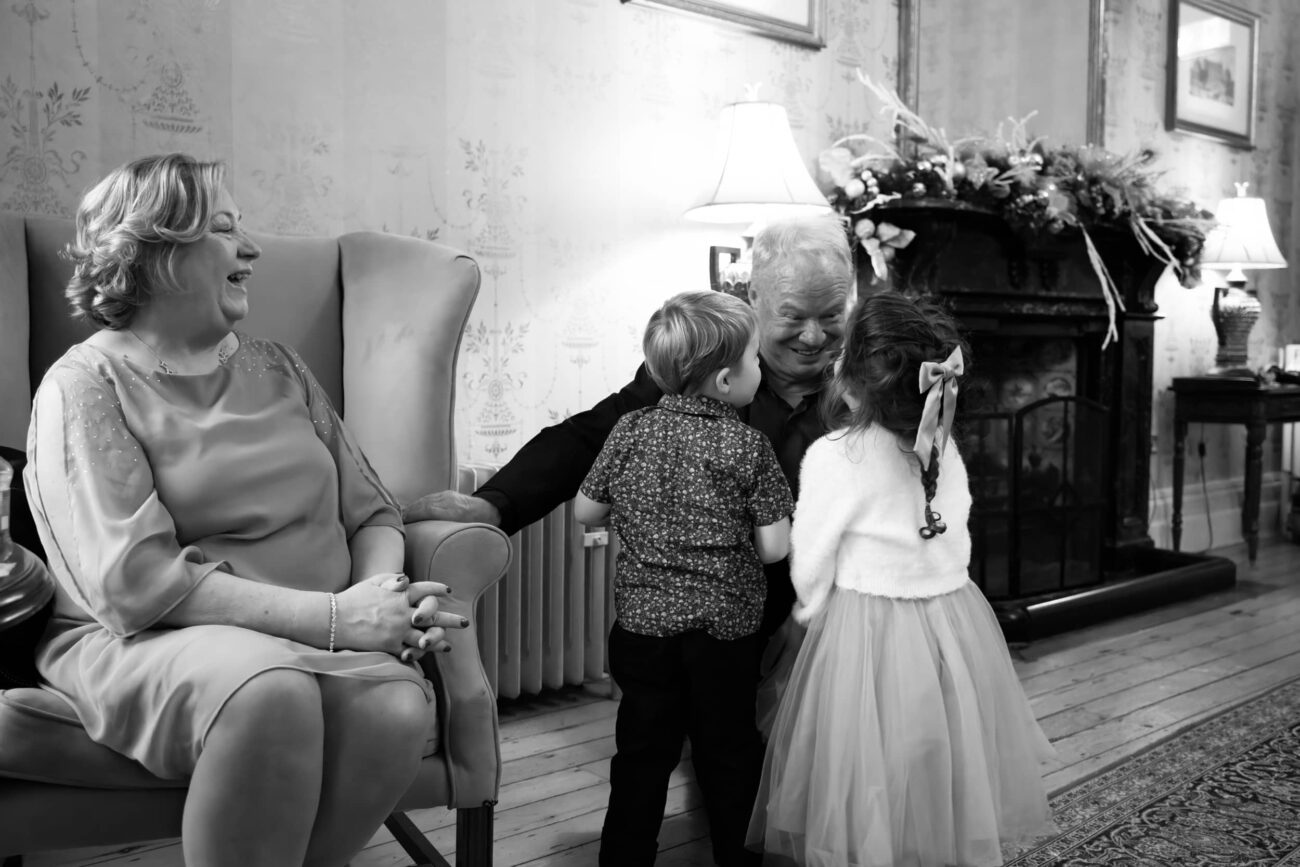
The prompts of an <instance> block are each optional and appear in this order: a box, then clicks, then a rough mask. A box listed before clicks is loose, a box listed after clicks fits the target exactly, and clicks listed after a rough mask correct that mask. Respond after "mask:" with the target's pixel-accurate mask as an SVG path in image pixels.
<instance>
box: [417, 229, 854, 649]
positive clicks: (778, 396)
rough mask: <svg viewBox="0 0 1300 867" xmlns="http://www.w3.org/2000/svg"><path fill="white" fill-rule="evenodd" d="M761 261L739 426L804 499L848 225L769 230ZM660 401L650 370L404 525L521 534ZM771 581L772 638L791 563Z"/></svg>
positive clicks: (773, 571)
mask: <svg viewBox="0 0 1300 867" xmlns="http://www.w3.org/2000/svg"><path fill="white" fill-rule="evenodd" d="M753 260H754V261H753V271H752V276H751V280H750V289H749V300H750V303H751V304H753V305H754V308H755V309H756V310H757V311H758V323H759V332H760V340H759V357H760V360H761V362H762V369H763V380H762V383H761V384H760V385H759V388H758V392H757V394H755V395H754V402H753V403H751V404H750V405H749V406H748V407H745V408H743V409H741V410H740V417H741V419H743V420H744V421H745V422H747V423H748V424H749V425H750V426H752V427H754V428H756V429H757V430H760V431H762V432H763V433H764V434H766V435H767V438H768V439H769V440H771V442H772V448H773V449H774V450H775V451H776V456H777V459H778V460H779V461H780V464H781V469H782V470H783V471H784V472H785V476H786V478H787V479H788V480H789V482H790V489H791V490H792V491H794V493H795V495H796V496H798V493H799V462H800V461H801V460H802V459H803V453H804V450H805V449H807V448H808V446H809V444H810V443H812V441H813V440H815V439H816V438H817V437H819V436H821V435H822V433H823V429H822V423H821V419H820V417H819V415H818V412H817V397H818V395H819V393H820V392H821V388H822V381H823V379H824V376H825V373H826V368H827V366H828V365H829V364H830V362H831V360H832V358H833V357H834V355H835V353H836V351H837V350H838V348H839V343H840V337H841V335H842V334H843V329H844V313H845V310H844V307H845V303H846V302H847V300H848V298H849V295H850V292H851V290H852V287H853V261H852V256H851V254H850V251H849V245H848V238H847V235H846V233H845V231H844V227H843V224H842V223H841V222H840V221H839V219H838V218H836V217H835V216H833V215H830V214H827V215H825V216H818V217H804V218H799V219H791V220H782V221H777V222H773V223H769V224H768V225H767V226H766V227H764V228H763V229H762V230H760V231H759V233H758V234H757V236H756V237H755V238H754V255H753ZM662 394H663V393H662V392H661V391H660V390H659V388H658V386H656V385H655V384H654V381H653V380H652V379H651V378H650V375H649V374H648V373H647V372H646V368H645V365H644V364H643V365H641V367H640V368H639V369H638V370H637V372H636V378H635V379H633V380H632V382H630V383H629V384H628V385H626V386H624V387H623V388H622V389H621V390H620V391H618V392H617V393H616V394H612V395H610V396H609V397H607V398H605V399H604V400H602V401H600V403H598V404H596V405H595V406H593V407H592V408H591V409H588V410H586V411H584V412H580V413H577V414H576V415H573V416H571V417H569V418H567V419H565V420H564V421H562V422H560V423H559V424H557V425H552V426H551V427H548V428H545V429H543V430H542V431H541V432H540V433H538V434H537V435H536V436H534V437H533V438H532V439H531V440H529V441H528V442H527V443H526V444H525V445H524V447H523V448H522V449H520V450H519V453H518V454H516V455H515V457H514V458H513V459H511V461H510V462H509V463H507V464H506V465H505V466H504V467H502V468H501V469H500V470H498V471H497V473H496V475H494V476H493V477H492V478H491V479H490V480H489V481H488V483H487V484H485V485H484V486H483V487H481V488H479V489H478V490H477V491H475V492H474V494H473V495H472V496H469V495H465V494H460V493H457V492H455V491H438V492H436V493H432V494H428V495H426V496H424V497H421V498H420V499H419V500H416V501H415V502H414V503H412V504H411V505H409V506H407V507H406V509H405V513H404V515H405V518H406V520H407V521H418V520H423V519H427V518H439V519H443V520H453V521H481V522H484V523H488V524H494V525H496V526H498V527H500V528H501V529H503V530H505V531H506V532H507V533H513V532H515V531H516V530H518V529H520V528H521V527H524V526H527V525H528V524H530V523H532V522H533V521H536V520H538V519H539V518H541V517H543V516H545V515H546V514H547V513H548V512H550V511H551V510H552V509H554V508H555V507H556V506H557V505H559V504H560V503H563V502H564V501H566V500H568V499H570V498H572V497H573V495H574V494H575V493H577V491H578V486H579V485H580V484H582V480H583V478H585V477H586V475H587V471H588V470H589V469H590V468H591V465H592V463H593V462H595V460H596V455H598V454H599V453H600V448H601V446H602V445H603V444H604V442H605V437H606V435H607V434H608V433H609V431H610V429H611V428H613V426H614V422H616V421H617V420H618V418H619V416H621V415H623V413H625V412H628V411H629V410H633V409H640V408H641V407H646V406H652V405H654V404H656V403H658V401H659V398H660V397H661V396H662ZM767 577H768V598H767V606H766V610H765V614H764V619H763V627H762V631H763V633H764V635H771V634H772V633H773V632H774V631H775V630H776V629H777V627H778V626H780V625H781V623H782V622H783V621H784V620H785V618H786V616H787V615H788V614H789V612H790V607H791V605H792V604H793V602H794V590H793V588H792V587H791V585H790V576H789V565H788V563H787V562H785V561H782V562H781V563H778V564H775V565H774V566H773V567H769V568H768V574H767Z"/></svg>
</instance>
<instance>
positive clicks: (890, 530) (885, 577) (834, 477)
mask: <svg viewBox="0 0 1300 867" xmlns="http://www.w3.org/2000/svg"><path fill="white" fill-rule="evenodd" d="M909 446H910V444H907V445H904V444H903V443H902V442H900V441H899V439H898V437H896V436H895V435H894V434H892V433H890V432H888V431H886V430H883V429H881V428H879V427H871V428H868V429H867V430H865V431H856V432H853V433H846V432H845V431H842V430H840V431H834V432H832V433H830V434H827V435H826V436H824V437H822V438H821V439H819V440H817V441H816V442H814V443H813V444H812V445H811V446H809V448H808V451H807V453H806V454H805V455H804V458H803V464H802V465H801V467H800V470H799V502H798V503H797V504H796V505H795V510H794V521H793V526H792V528H791V531H790V558H791V559H790V575H791V578H792V580H793V581H794V589H795V592H796V593H798V595H799V602H798V604H797V605H796V606H795V610H794V616H795V619H796V620H798V621H799V622H800V623H807V622H808V621H809V620H811V619H812V618H813V616H814V615H816V614H817V613H818V612H819V611H820V610H821V609H822V608H823V607H824V606H825V604H826V599H827V597H828V596H829V595H830V590H831V586H832V585H838V586H840V587H844V588H847V589H850V590H856V591H858V592H860V593H870V594H873V595H877V596H889V597H892V598H896V599H919V598H924V597H929V596H939V595H941V594H943V593H948V592H951V591H953V590H956V589H957V588H958V587H960V586H962V584H963V583H965V582H966V581H968V580H969V578H968V572H967V568H968V566H969V565H970V533H969V532H968V530H967V527H966V522H967V519H968V518H969V517H970V506H971V496H970V486H969V484H968V482H967V478H966V465H965V464H964V463H963V462H962V459H961V455H960V454H959V453H958V452H957V446H956V445H955V444H954V443H953V441H952V440H951V439H949V440H948V445H947V447H946V448H945V450H944V453H943V455H942V457H941V459H940V460H941V463H940V465H939V482H938V487H937V490H936V492H935V497H934V500H933V502H932V504H931V508H933V509H934V510H935V511H936V512H938V513H939V514H940V515H942V520H943V522H944V523H945V524H947V525H948V530H947V532H945V533H943V534H941V535H939V536H935V537H934V538H933V539H928V540H927V539H922V538H921V534H920V533H919V532H918V531H919V530H920V528H921V527H924V526H925V489H924V488H922V486H921V467H920V464H919V463H918V461H917V459H916V456H915V455H914V454H913V453H912V451H911V449H910V447H909Z"/></svg>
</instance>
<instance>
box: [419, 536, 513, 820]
mask: <svg viewBox="0 0 1300 867" xmlns="http://www.w3.org/2000/svg"><path fill="white" fill-rule="evenodd" d="M509 563H510V543H509V541H508V540H507V539H506V535H505V533H502V532H501V531H500V530H499V529H497V528H496V527H493V526H490V525H488V524H459V523H455V522H452V521H418V522H416V523H413V524H407V525H406V571H407V574H408V575H409V576H410V577H411V580H412V581H439V582H442V583H444V584H446V585H448V586H449V587H451V591H452V595H451V598H449V599H444V600H443V605H442V610H443V611H448V612H450V613H452V614H458V615H460V616H462V617H465V618H467V619H468V620H469V622H470V625H469V626H468V627H467V628H465V629H448V630H447V641H448V643H449V644H450V645H451V648H452V649H451V652H450V653H429V654H426V655H425V656H424V658H423V659H422V660H421V664H422V665H423V667H424V672H425V675H426V676H427V677H428V678H429V680H431V681H432V682H433V685H434V689H435V691H436V692H437V694H438V725H439V728H440V730H441V732H442V739H443V740H442V743H443V749H442V751H443V754H444V756H445V758H446V763H447V769H448V775H449V777H450V779H449V780H448V784H449V787H450V790H451V804H449V805H448V806H450V807H453V808H461V807H480V806H482V805H483V803H484V802H485V801H495V800H496V797H497V788H498V787H499V786H500V782H501V746H500V738H499V733H498V728H497V705H496V697H495V696H494V695H493V693H492V686H491V684H490V683H489V682H488V679H487V674H486V673H485V672H484V671H483V659H482V657H481V656H480V654H479V649H478V625H477V624H476V623H475V622H474V609H475V607H476V605H477V603H478V600H479V597H481V596H482V595H483V592H484V591H485V590H487V589H488V588H489V587H491V586H492V585H493V584H495V583H496V582H497V581H499V580H500V579H501V576H502V575H504V574H505V571H506V566H508V565H509Z"/></svg>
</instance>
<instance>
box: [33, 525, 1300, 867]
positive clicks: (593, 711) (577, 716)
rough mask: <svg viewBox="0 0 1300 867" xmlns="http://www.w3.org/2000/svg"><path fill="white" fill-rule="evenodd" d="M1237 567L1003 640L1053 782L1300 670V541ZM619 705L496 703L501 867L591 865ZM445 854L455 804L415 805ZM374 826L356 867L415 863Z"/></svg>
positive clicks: (684, 841) (683, 769)
mask: <svg viewBox="0 0 1300 867" xmlns="http://www.w3.org/2000/svg"><path fill="white" fill-rule="evenodd" d="M1216 553H1220V554H1222V555H1224V556H1227V557H1230V558H1232V559H1233V560H1235V561H1236V562H1237V564H1238V569H1237V586H1236V587H1235V588H1234V589H1232V590H1230V591H1224V592H1220V593H1216V594H1213V595H1210V596H1205V597H1201V598H1199V599H1195V600H1192V601H1188V602H1184V603H1179V604H1175V605H1171V606H1167V607H1164V608H1160V609H1157V610H1153V611H1149V612H1146V613H1144V614H1140V615H1135V616H1132V617H1127V618H1124V619H1121V620H1115V621H1111V622H1109V623H1105V624H1101V625H1098V626H1095V627H1091V628H1088V629H1082V630H1078V631H1076V632H1071V633H1067V634H1063V635H1059V636H1054V637H1052V638H1048V639H1044V640H1041V641H1037V642H1034V643H1033V644H1031V645H1026V646H1021V647H1013V648H1012V655H1013V657H1014V658H1015V664H1016V670H1017V672H1018V673H1019V675H1020V679H1021V682H1022V683H1023V684H1024V687H1025V691H1026V693H1027V694H1028V695H1029V698H1030V701H1031V703H1032V704H1033V707H1034V710H1035V712H1036V714H1037V716H1038V719H1039V720H1040V722H1041V723H1042V726H1043V729H1044V731H1046V732H1047V735H1048V737H1049V738H1051V740H1052V742H1053V743H1054V744H1055V746H1056V750H1057V758H1056V761H1055V762H1053V763H1052V764H1051V765H1050V766H1049V767H1048V768H1047V769H1046V772H1047V782H1048V785H1049V788H1050V789H1051V790H1052V791H1053V792H1055V791H1059V790H1060V789H1062V788H1065V787H1068V786H1069V785H1071V784H1072V783H1074V782H1077V781H1079V780H1080V779H1083V778H1084V777H1087V776H1090V775H1092V774H1094V773H1096V772H1098V771H1100V770H1101V769H1103V768H1105V767H1107V766H1108V765H1110V764H1113V763H1114V762H1116V761H1119V760H1121V759H1123V758H1124V757H1126V756H1128V755H1131V754H1133V753H1135V752H1137V751H1139V750H1141V749H1142V748H1144V747H1146V746H1149V745H1150V744H1152V743H1154V742H1155V741H1158V740H1161V739H1163V738H1165V737H1168V736H1169V735H1170V734H1172V733H1173V732H1175V731H1177V730H1179V729H1181V728H1183V727H1185V726H1187V725H1188V724H1190V723H1193V722H1195V721H1196V720H1199V719H1202V718H1204V717H1206V716H1209V715H1212V714H1214V713H1216V712H1218V711H1221V710H1223V709H1225V708H1227V707H1230V706H1232V705H1234V704H1237V703H1239V702H1241V701H1243V700H1245V699H1248V698H1250V697H1251V696H1253V695H1256V694H1258V693H1260V692H1263V691H1266V690H1268V689H1269V688H1271V687H1273V686H1275V685H1277V684H1280V683H1282V682H1284V681H1286V680H1288V679H1291V678H1294V677H1297V676H1300V546H1294V545H1291V544H1289V543H1286V542H1281V541H1279V542H1275V543H1273V544H1270V545H1266V546H1265V547H1264V548H1263V549H1262V550H1261V551H1260V553H1259V558H1258V561H1257V563H1256V564H1255V565H1254V566H1251V565H1249V564H1247V562H1246V557H1245V549H1244V547H1237V548H1232V549H1226V550H1223V551H1219V552H1216ZM615 708H616V705H615V703H614V702H612V701H610V700H608V699H607V698H604V697H603V696H601V695H600V693H599V690H598V689H596V688H591V689H574V690H572V691H566V692H562V693H557V694H552V695H547V696H544V697H542V698H537V699H533V700H529V701H526V702H513V703H509V704H507V705H505V706H503V707H502V713H501V721H502V724H501V753H502V758H503V759H504V762H505V764H504V769H503V774H502V788H501V798H500V803H499V805H498V806H497V810H496V851H495V857H496V860H495V863H496V865H498V867H508V865H517V864H527V865H530V867H542V865H565V867H586V865H594V864H595V863H596V847H597V842H596V841H597V838H598V836H599V833H600V825H601V821H602V818H603V816H604V810H605V802H606V799H607V797H608V794H609V786H608V775H609V758H610V755H611V753H612V751H613V741H614V738H613V729H614V711H615ZM701 812H702V811H701V809H700V798H699V793H698V790H697V789H696V788H695V785H694V782H693V778H692V773H691V768H690V763H689V761H686V762H683V764H682V765H681V766H679V767H678V769H677V771H676V773H675V774H674V776H673V781H672V790H671V791H670V792H669V795H668V807H667V818H666V819H665V821H664V825H663V831H662V833H661V835H660V845H661V847H662V849H663V851H662V852H661V855H660V857H659V861H658V863H659V864H660V865H665V867H682V865H710V864H711V863H712V859H711V858H710V857H709V852H708V845H707V839H706V828H705V823H704V819H703V816H702V815H701ZM411 818H412V819H413V820H414V821H415V822H416V823H417V824H418V825H419V826H420V827H421V828H422V829H426V830H428V831H430V837H431V839H432V840H433V841H434V843H435V845H437V846H438V848H439V850H440V851H441V852H443V854H444V855H446V856H447V857H448V858H449V859H451V860H453V862H454V858H452V852H453V850H454V848H455V824H454V814H452V813H450V812H448V811H447V810H442V809H438V810H426V811H421V812H417V813H413V814H411ZM409 863H410V861H409V859H407V858H406V857H405V856H404V854H403V853H402V851H401V850H400V849H399V848H398V846H397V844H396V843H395V842H393V840H392V839H391V838H390V837H389V836H388V834H387V832H384V831H381V832H380V833H379V834H377V835H376V836H375V838H374V839H373V840H372V841H371V844H370V846H369V847H368V848H367V849H366V850H365V851H364V852H363V853H362V854H361V855H360V856H359V857H358V858H356V859H355V860H354V861H353V862H352V864H353V867H379V865H385V867H388V865H405V864H409ZM27 864H28V865H29V867H52V865H89V864H103V865H127V864H132V865H153V867H179V865H181V864H182V859H181V855H180V848H179V845H178V844H176V843H175V842H165V843H154V844H150V845H147V846H143V847H135V848H133V849H130V850H115V851H104V850H96V851H91V850H80V851H78V852H67V853H50V854H45V855H35V856H30V857H29V858H28V859H27Z"/></svg>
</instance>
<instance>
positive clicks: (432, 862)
mask: <svg viewBox="0 0 1300 867" xmlns="http://www.w3.org/2000/svg"><path fill="white" fill-rule="evenodd" d="M384 826H385V827H386V828H388V833H390V834H392V835H393V839H394V840H396V841H397V843H398V845H400V846H401V847H402V848H403V849H404V850H406V854H407V855H410V856H411V857H412V858H414V859H415V867H451V865H450V864H449V863H447V859H446V858H444V857H442V855H440V854H438V850H437V849H435V848H433V844H432V843H430V842H429V840H428V838H427V837H425V836H424V834H423V833H422V832H421V831H420V829H419V828H417V827H415V823H414V822H412V821H411V820H410V819H408V818H407V816H406V814H405V813H393V814H392V815H391V816H389V817H388V818H387V819H385V820H384ZM457 836H459V832H458V833H457ZM456 861H457V863H459V862H460V856H459V855H457V857H456Z"/></svg>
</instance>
